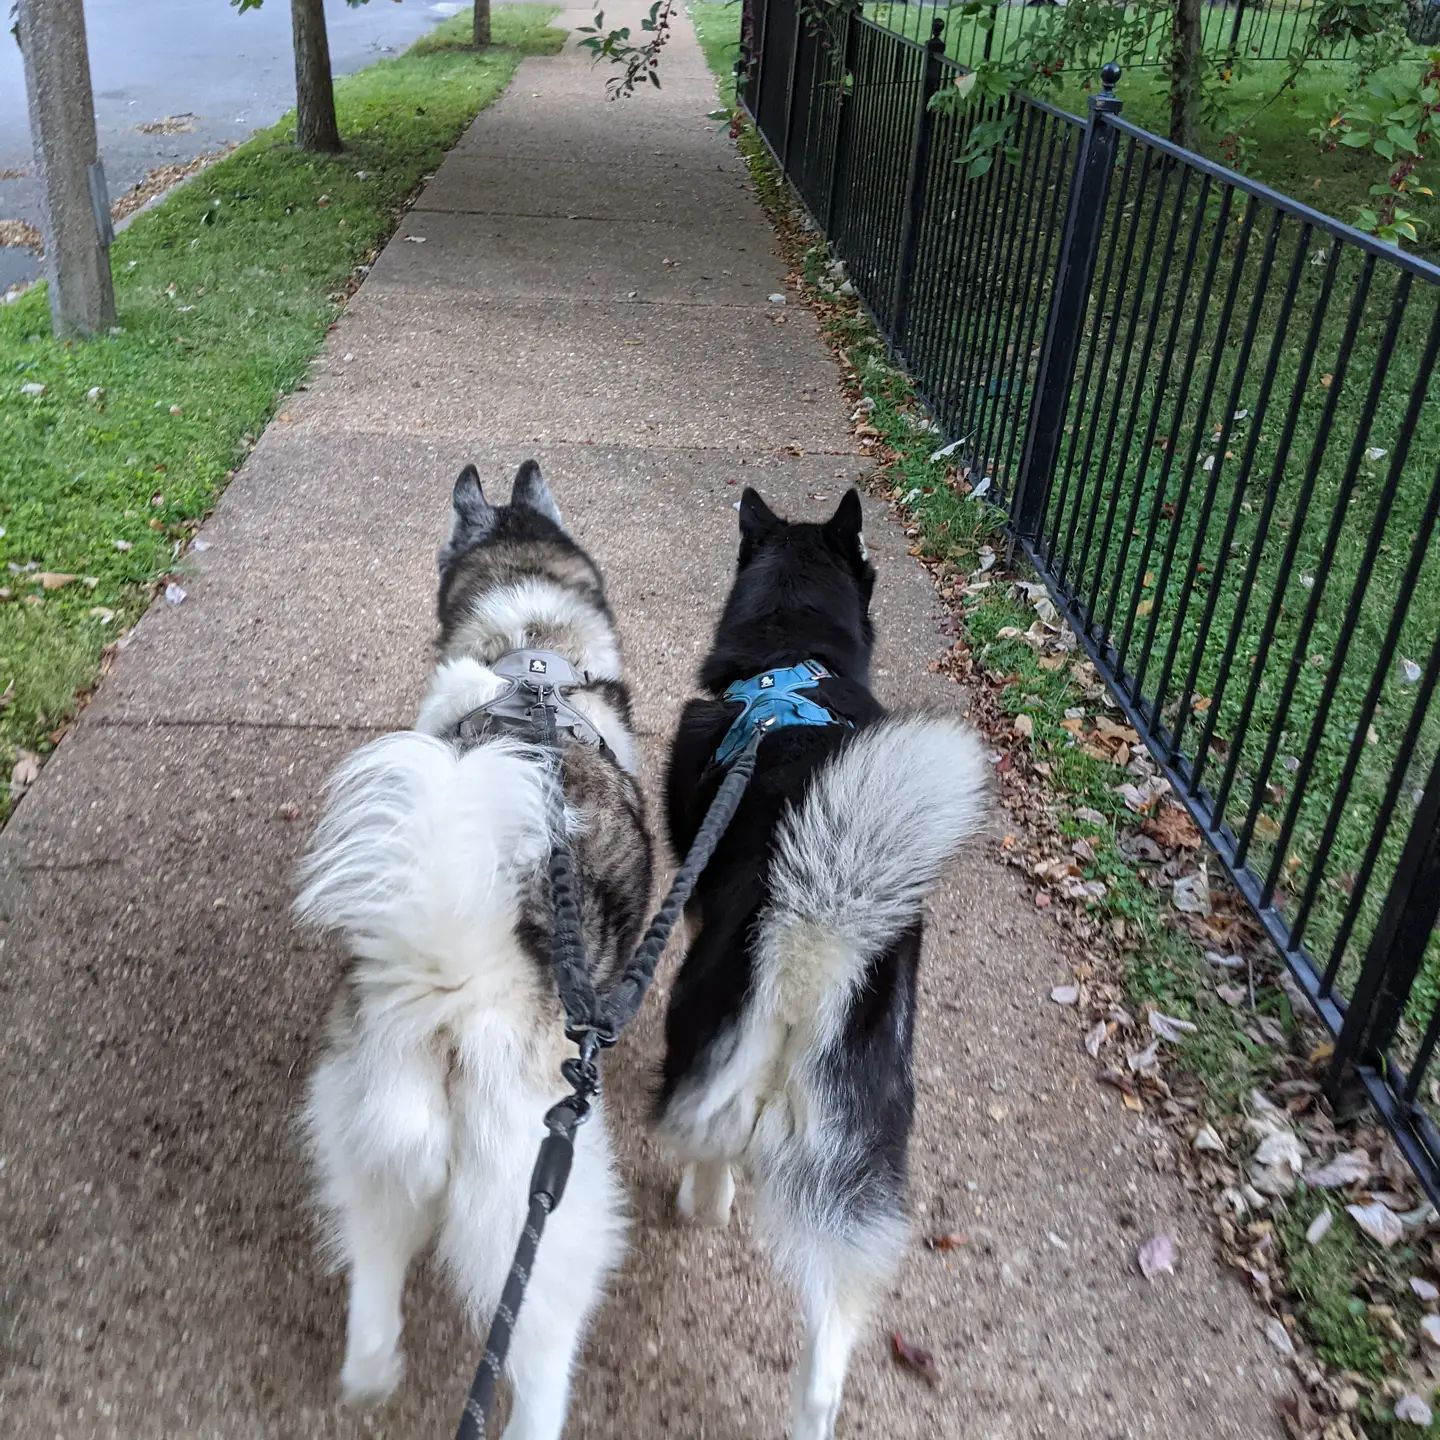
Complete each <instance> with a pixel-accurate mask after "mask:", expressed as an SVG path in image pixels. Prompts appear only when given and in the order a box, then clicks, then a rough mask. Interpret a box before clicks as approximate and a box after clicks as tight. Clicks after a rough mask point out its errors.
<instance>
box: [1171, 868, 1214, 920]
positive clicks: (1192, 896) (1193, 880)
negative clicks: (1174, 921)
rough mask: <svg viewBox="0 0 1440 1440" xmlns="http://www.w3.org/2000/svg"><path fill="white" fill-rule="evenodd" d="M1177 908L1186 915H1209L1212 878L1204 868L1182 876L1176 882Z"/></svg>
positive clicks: (1174, 889) (1175, 896) (1174, 888)
mask: <svg viewBox="0 0 1440 1440" xmlns="http://www.w3.org/2000/svg"><path fill="white" fill-rule="evenodd" d="M1173 894H1174V899H1175V908H1176V909H1177V910H1180V911H1182V912H1184V913H1185V914H1186V915H1209V914H1210V913H1211V910H1210V879H1209V876H1207V875H1206V873H1205V871H1204V870H1203V869H1200V870H1196V871H1195V872H1194V874H1192V875H1182V876H1180V877H1179V878H1178V879H1177V880H1176V881H1175V884H1174V887H1173Z"/></svg>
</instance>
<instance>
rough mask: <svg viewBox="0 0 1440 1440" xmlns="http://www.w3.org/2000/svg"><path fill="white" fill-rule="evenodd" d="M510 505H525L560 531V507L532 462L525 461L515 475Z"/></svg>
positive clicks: (538, 467)
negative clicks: (551, 522)
mask: <svg viewBox="0 0 1440 1440" xmlns="http://www.w3.org/2000/svg"><path fill="white" fill-rule="evenodd" d="M510 503H511V504H512V505H525V506H528V507H529V508H530V509H531V510H534V511H537V512H538V513H539V514H541V515H543V516H544V517H545V518H546V519H547V520H553V521H554V522H555V524H556V525H557V526H559V528H560V529H561V530H563V529H564V528H565V522H564V521H563V520H562V519H561V518H560V507H559V506H558V505H557V504H556V503H555V497H554V496H553V495H552V494H551V493H550V487H549V486H548V485H547V484H546V483H545V477H544V476H543V475H542V474H541V473H540V466H539V465H538V464H537V463H536V462H535V461H534V460H527V461H526V462H525V463H524V464H523V465H522V466H521V467H520V469H519V471H518V472H517V473H516V475H515V488H514V489H513V490H511V492H510Z"/></svg>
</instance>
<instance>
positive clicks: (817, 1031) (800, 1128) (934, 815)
mask: <svg viewBox="0 0 1440 1440" xmlns="http://www.w3.org/2000/svg"><path fill="white" fill-rule="evenodd" d="M989 788H990V768H989V765H988V763H987V761H986V758H985V754H984V751H983V749H982V748H981V745H980V742H979V740H978V738H977V737H976V736H975V735H974V734H973V733H972V732H971V731H970V730H968V729H966V728H965V727H964V726H962V725H960V724H958V723H956V722H954V721H952V720H948V719H942V718H926V717H906V718H893V719H889V720H885V721H882V722H881V723H880V724H878V725H875V726H872V727H870V728H869V729H867V730H865V731H863V732H862V733H861V734H860V735H859V736H857V737H856V739H855V740H854V741H853V742H852V743H851V744H850V745H848V746H846V747H845V748H844V749H843V750H841V751H840V752H839V753H838V754H837V755H836V756H835V758H834V759H832V760H831V761H830V762H829V763H828V764H827V765H826V766H825V767H824V768H823V769H822V770H821V771H820V772H819V773H818V774H817V775H816V777H815V779H814V780H813V782H812V783H811V785H810V786H809V788H808V789H807V790H806V792H805V794H804V796H803V798H802V799H801V800H800V801H799V802H798V804H797V805H796V806H795V807H794V808H793V809H791V810H790V811H788V812H787V813H786V814H785V816H784V817H783V818H782V820H781V822H780V825H779V827H778V830H777V832H776V840H775V851H774V860H773V861H772V863H771V866H770V872H769V887H770V903H769V904H768V906H767V907H766V909H765V911H764V912H763V913H762V915H761V917H760V921H759V925H758V930H757V935H756V939H755V951H756V954H755V973H754V982H753V989H752V992H751V995H750V996H749V998H748V999H747V1001H746V1005H745V1009H744V1011H743V1014H742V1018H741V1020H740V1022H739V1024H738V1025H737V1026H736V1029H735V1032H734V1033H733V1034H732V1035H731V1036H729V1037H728V1038H727V1039H726V1040H724V1041H721V1042H718V1043H717V1044H716V1045H715V1047H714V1050H713V1052H712V1055H711V1057H710V1063H709V1064H708V1066H707V1067H706V1069H705V1071H704V1073H701V1074H699V1075H697V1076H696V1077H695V1078H694V1079H693V1080H692V1081H690V1082H689V1083H687V1084H686V1085H685V1086H683V1087H682V1088H681V1089H680V1091H679V1092H678V1093H677V1094H676V1095H675V1096H674V1097H673V1098H672V1100H671V1102H670V1103H669V1105H668V1106H667V1107H666V1112H665V1115H664V1118H663V1121H662V1125H663V1128H664V1130H665V1132H666V1133H667V1135H668V1137H669V1138H670V1139H671V1140H672V1141H673V1142H674V1143H675V1144H676V1145H677V1147H678V1148H679V1149H680V1151H681V1153H682V1155H683V1156H684V1157H685V1158H686V1159H687V1161H689V1164H688V1165H687V1168H686V1171H685V1176H684V1179H683V1180H682V1182H681V1187H680V1192H679V1195H678V1197H677V1204H678V1208H679V1209H680V1211H681V1213H682V1214H683V1215H684V1216H686V1218H690V1219H694V1220H697V1221H701V1222H706V1223H711V1224H724V1223H725V1222H726V1220H727V1219H728V1216H729V1209H730V1200H731V1197H732V1195H733V1186H732V1184H731V1181H730V1168H729V1167H730V1163H731V1162H732V1161H735V1162H739V1161H744V1162H745V1163H747V1164H748V1166H749V1167H750V1168H751V1169H752V1170H753V1171H754V1173H755V1177H756V1181H757V1199H758V1204H759V1214H758V1221H759V1229H760V1232H761V1234H762V1236H763V1237H764V1238H765V1240H766V1243H767V1245H768V1247H769V1248H770V1249H771V1251H772V1253H773V1254H774V1255H775V1258H776V1261H777V1264H778V1267H779V1268H780V1270H781V1272H782V1273H783V1274H784V1275H785V1276H786V1277H787V1278H788V1279H789V1280H790V1282H791V1284H792V1285H793V1286H794V1288H795V1289H796V1291H797V1292H798V1294H799V1296H800V1299H801V1307H802V1311H803V1313H804V1317H805V1327H806V1335H807V1340H806V1347H805V1353H804V1356H803V1358H802V1361H801V1363H800V1366H799V1367H798V1369H797V1371H796V1376H795V1390H794V1401H793V1416H792V1428H791V1437H792V1440H830V1437H831V1436H832V1435H833V1433H834V1426H835V1420H836V1416H837V1415H838V1413H839V1408H840V1396H841V1391H842V1389H843V1386H844V1381H845V1373H846V1368H847V1365H848V1359H849V1354H850V1350H851V1348H852V1346H853V1344H854V1342H855V1339H856V1336H857V1335H858V1334H859V1332H860V1329H861V1328H862V1326H863V1324H864V1321H865V1318H866V1315H867V1313H868V1311H869V1307H870V1304H871V1300H872V1299H873V1297H874V1295H875V1294H876V1293H877V1291H879V1290H880V1289H881V1288H883V1286H884V1285H885V1284H887V1283H888V1282H889V1280H890V1279H891V1278H892V1277H893V1275H894V1272H895V1269H896V1267H897V1266H898V1264H899V1260H900V1256H901V1254H902V1252H903V1249H904V1244H905V1224H904V1220H903V1217H902V1216H901V1215H900V1214H898V1213H895V1214H880V1213H869V1214H865V1215H863V1216H861V1217H860V1218H858V1219H857V1216H856V1211H855V1207H853V1206H852V1205H849V1204H847V1200H848V1198H849V1197H846V1196H845V1195H843V1194H838V1193H835V1192H833V1191H827V1192H825V1193H822V1194H819V1195H817V1194H816V1192H815V1187H813V1186H808V1187H807V1186H806V1184H805V1177H806V1176H807V1175H814V1174H816V1173H822V1174H826V1175H830V1176H834V1175H839V1174H843V1173H846V1170H847V1167H846V1166H845V1164H844V1163H843V1161H844V1156H845V1150H846V1147H847V1146H849V1145H852V1144H855V1143H857V1142H856V1141H855V1140H854V1139H853V1137H851V1136H850V1135H847V1134H846V1133H845V1130H844V1125H843V1119H842V1116H841V1115H840V1114H839V1113H837V1107H836V1105H835V1104H834V1103H833V1102H832V1101H831V1099H830V1096H829V1094H828V1092H827V1084H828V1081H827V1080H826V1078H825V1075H824V1074H823V1072H822V1070H821V1068H820V1061H821V1060H822V1059H823V1058H824V1056H825V1055H826V1054H827V1052H829V1051H830V1050H831V1049H832V1048H833V1047H834V1046H835V1045H837V1044H839V1043H841V1029H842V1026H843V1024H844V1021H845V1018H846V1015H847V1014H848V1012H849V1009H850V1006H851V1004H852V1002H853V1000H854V999H855V995H856V991H857V989H858V988H859V986H860V985H861V984H863V983H864V979H865V976H866V973H867V971H868V969H869V965H870V962H871V961H872V960H873V958H874V957H875V956H876V955H877V954H879V953H880V952H882V951H883V950H884V949H886V948H887V947H888V946H890V945H891V944H892V943H893V942H894V941H895V940H896V939H897V938H898V937H899V936H900V934H901V933H902V932H903V931H904V930H905V929H906V928H907V927H909V926H910V925H912V924H914V923H915V921H916V920H917V919H918V918H919V917H920V914H921V909H922V905H923V903H924V899H925V896H926V894H927V893H928V891H929V890H930V889H931V887H932V886H933V885H934V884H935V882H936V880H937V879H938V878H939V875H940V873H941V869H942V867H943V866H944V864H945V862H946V861H947V860H948V859H949V857H950V856H951V855H952V854H953V853H954V852H955V850H956V849H957V848H958V847H959V846H960V845H961V844H962V843H963V842H964V841H965V840H966V839H968V838H970V837H971V836H973V835H975V834H977V833H978V832H980V831H981V830H982V829H983V828H984V826H985V823H986V814H987V798H988V794H989ZM895 1019H896V1025H897V1026H900V1027H903V1026H904V1025H905V1024H906V1022H907V1019H908V1017H907V1016H905V1015H904V1014H897V1016H896V1017H895ZM822 1189H823V1187H822Z"/></svg>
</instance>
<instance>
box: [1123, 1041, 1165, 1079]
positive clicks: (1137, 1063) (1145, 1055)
mask: <svg viewBox="0 0 1440 1440" xmlns="http://www.w3.org/2000/svg"><path fill="white" fill-rule="evenodd" d="M1159 1058H1160V1042H1159V1041H1158V1040H1153V1041H1151V1043H1150V1044H1149V1045H1148V1046H1146V1048H1145V1049H1144V1050H1140V1051H1137V1052H1136V1053H1135V1054H1134V1055H1129V1056H1127V1057H1126V1059H1125V1063H1126V1064H1127V1065H1128V1066H1129V1067H1130V1068H1131V1069H1132V1070H1133V1071H1134V1072H1135V1073H1136V1074H1137V1075H1138V1074H1140V1073H1141V1072H1142V1071H1145V1070H1152V1069H1154V1067H1155V1063H1156V1061H1158V1060H1159Z"/></svg>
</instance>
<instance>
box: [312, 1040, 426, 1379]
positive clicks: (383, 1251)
mask: <svg viewBox="0 0 1440 1440" xmlns="http://www.w3.org/2000/svg"><path fill="white" fill-rule="evenodd" d="M377 1062H378V1063H377ZM308 1121H309V1127H310V1135H311V1140H312V1143H313V1146H314V1150H315V1155H316V1160H317V1162H318V1166H319V1170H320V1178H321V1184H322V1193H323V1199H324V1202H325V1205H326V1207H327V1209H328V1210H329V1211H330V1213H331V1217H332V1243H333V1247H334V1250H335V1253H336V1254H337V1256H338V1258H339V1259H340V1260H341V1262H342V1263H343V1265H344V1268H345V1272H346V1277H347V1279H348V1282H349V1292H350V1293H349V1305H348V1313H347V1321H346V1330H345V1360H344V1364H343V1366H342V1367H341V1371H340V1388H341V1391H342V1393H343V1395H344V1398H345V1399H346V1401H347V1402H350V1403H352V1404H367V1403H373V1402H376V1401H379V1400H383V1399H384V1398H385V1397H386V1396H388V1395H389V1394H390V1392H391V1391H392V1390H394V1388H395V1386H396V1385H398V1384H399V1382H400V1378H401V1376H402V1375H403V1373H404V1369H405V1362H404V1359H403V1358H402V1356H401V1353H400V1331H401V1326H402V1313H401V1301H402V1298H403V1295H404V1290H405V1275H406V1272H407V1271H408V1270H409V1268H410V1263H411V1261H412V1260H414V1258H415V1257H416V1255H417V1254H419V1252H420V1251H421V1249H423V1248H424V1246H425V1244H426V1243H427V1241H429V1239H430V1238H431V1236H432V1235H433V1233H434V1230H435V1226H436V1221H437V1218H438V1212H439V1203H440V1198H441V1196H442V1194H443V1191H444V1187H445V1180H446V1174H447V1166H448V1155H449V1148H450V1123H449V1116H448V1113H447V1110H446V1107H445V1091H444V1072H443V1068H442V1067H441V1066H440V1064H439V1063H438V1062H437V1061H436V1059H435V1058H434V1057H433V1056H430V1055H427V1054H423V1053H421V1054H414V1055H401V1056H397V1055H395V1054H394V1053H388V1054H386V1055H385V1056H384V1057H383V1058H382V1057H377V1056H374V1055H369V1056H367V1055H366V1054H365V1053H364V1052H363V1051H350V1052H348V1053H341V1054H334V1053H332V1054H331V1055H329V1056H327V1057H326V1059H325V1060H324V1061H322V1063H321V1065H320V1067H319V1069H318V1070H317V1071H316V1073H315V1077H314V1080H313V1082H312V1084H311V1089H310V1104H309V1110H308Z"/></svg>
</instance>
